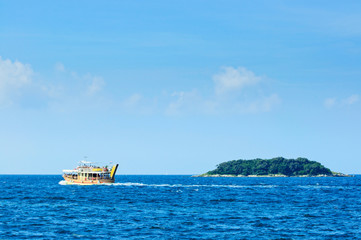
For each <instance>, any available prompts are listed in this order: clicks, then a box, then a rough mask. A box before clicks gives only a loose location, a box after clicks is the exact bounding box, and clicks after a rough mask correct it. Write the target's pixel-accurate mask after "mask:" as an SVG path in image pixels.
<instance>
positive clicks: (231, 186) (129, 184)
mask: <svg viewBox="0 0 361 240" xmlns="http://www.w3.org/2000/svg"><path fill="white" fill-rule="evenodd" d="M109 185H112V186H134V187H170V188H199V187H205V188H255V187H260V188H273V187H277V185H215V184H211V185H204V184H203V185H199V184H192V185H185V184H145V183H133V182H126V183H112V184H109Z"/></svg>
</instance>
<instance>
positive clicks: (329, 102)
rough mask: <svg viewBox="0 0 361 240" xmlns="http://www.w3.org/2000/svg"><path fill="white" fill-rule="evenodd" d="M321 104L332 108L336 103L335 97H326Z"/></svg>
mask: <svg viewBox="0 0 361 240" xmlns="http://www.w3.org/2000/svg"><path fill="white" fill-rule="evenodd" d="M323 104H324V105H325V107H326V108H332V107H333V106H335V104H336V98H326V99H325V101H324V103H323Z"/></svg>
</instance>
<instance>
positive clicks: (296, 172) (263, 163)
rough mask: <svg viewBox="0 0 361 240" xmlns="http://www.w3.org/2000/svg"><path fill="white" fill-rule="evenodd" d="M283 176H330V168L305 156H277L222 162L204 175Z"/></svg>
mask: <svg viewBox="0 0 361 240" xmlns="http://www.w3.org/2000/svg"><path fill="white" fill-rule="evenodd" d="M276 174H282V175H285V176H302V175H309V176H316V175H329V176H332V175H333V174H332V172H331V170H330V169H328V168H326V167H324V166H323V165H322V164H320V163H319V162H316V161H310V160H308V159H307V158H297V159H286V158H283V157H277V158H272V159H260V158H257V159H254V160H242V159H240V160H233V161H228V162H223V163H221V164H219V165H217V168H216V169H215V170H213V171H209V172H207V173H206V175H243V176H248V175H276Z"/></svg>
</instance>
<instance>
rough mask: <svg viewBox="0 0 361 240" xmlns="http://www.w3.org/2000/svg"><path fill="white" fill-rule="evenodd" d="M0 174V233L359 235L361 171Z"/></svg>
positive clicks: (82, 236) (25, 235) (183, 236)
mask: <svg viewBox="0 0 361 240" xmlns="http://www.w3.org/2000/svg"><path fill="white" fill-rule="evenodd" d="M61 180H62V178H61V176H60V175H59V176H55V175H51V176H34V175H32V176H24V175H21V176H18V175H0V183H1V186H0V239H361V177H359V176H356V177H354V178H192V177H190V176H117V179H116V183H114V184H111V185H104V186H74V185H62V181H61Z"/></svg>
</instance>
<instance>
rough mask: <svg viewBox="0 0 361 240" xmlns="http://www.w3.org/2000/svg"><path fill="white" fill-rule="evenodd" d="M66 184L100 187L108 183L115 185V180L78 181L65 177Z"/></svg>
mask: <svg viewBox="0 0 361 240" xmlns="http://www.w3.org/2000/svg"><path fill="white" fill-rule="evenodd" d="M63 178H64V180H65V182H66V184H71V185H100V184H107V183H114V179H87V180H78V179H73V178H69V177H66V176H63Z"/></svg>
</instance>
